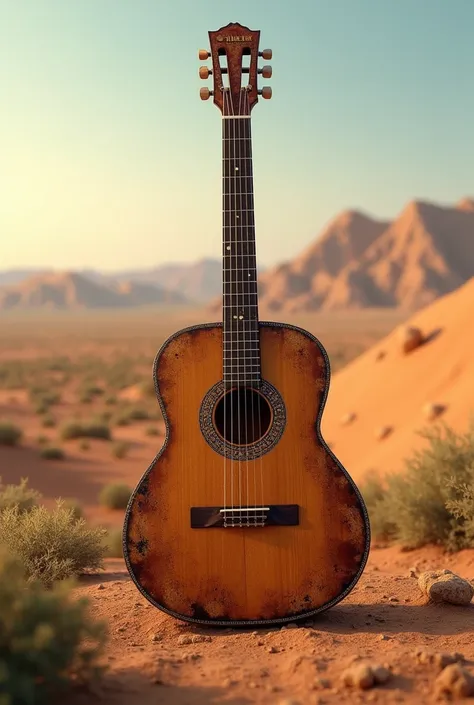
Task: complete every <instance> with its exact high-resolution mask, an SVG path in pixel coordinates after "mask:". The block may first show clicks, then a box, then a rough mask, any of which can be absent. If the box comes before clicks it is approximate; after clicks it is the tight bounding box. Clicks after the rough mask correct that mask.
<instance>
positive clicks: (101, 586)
mask: <svg viewBox="0 0 474 705" xmlns="http://www.w3.org/2000/svg"><path fill="white" fill-rule="evenodd" d="M97 590H105V585H102V583H100V585H97Z"/></svg>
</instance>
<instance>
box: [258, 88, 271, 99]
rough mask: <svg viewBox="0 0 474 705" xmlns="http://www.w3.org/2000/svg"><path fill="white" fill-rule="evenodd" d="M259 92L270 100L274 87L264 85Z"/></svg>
mask: <svg viewBox="0 0 474 705" xmlns="http://www.w3.org/2000/svg"><path fill="white" fill-rule="evenodd" d="M258 94H259V95H261V96H262V98H264V99H265V100H270V98H271V97H272V89H271V88H270V86H264V87H263V88H262V90H260V91H258Z"/></svg>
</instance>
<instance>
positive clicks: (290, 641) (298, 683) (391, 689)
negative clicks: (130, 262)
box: [0, 280, 474, 705]
mask: <svg viewBox="0 0 474 705" xmlns="http://www.w3.org/2000/svg"><path fill="white" fill-rule="evenodd" d="M473 308H474V280H471V281H469V282H468V283H467V284H466V285H465V286H463V287H462V288H461V289H459V290H458V291H456V292H454V293H453V294H450V295H448V296H446V297H444V298H442V299H440V300H438V301H437V302H435V303H434V304H432V305H431V306H430V307H428V308H427V309H425V310H423V311H421V312H419V313H417V314H415V316H413V318H412V319H410V320H409V324H410V325H412V326H419V327H420V328H421V330H422V331H423V333H424V334H425V335H426V337H427V341H426V342H425V343H424V344H423V345H422V346H421V347H419V348H418V349H416V350H414V351H413V352H411V353H409V354H406V355H404V354H402V352H401V350H400V344H399V338H398V333H397V330H395V331H393V332H390V333H389V330H390V329H391V328H392V327H393V326H394V325H395V326H399V325H400V324H402V323H404V322H405V321H404V319H403V317H402V316H399V317H398V318H390V320H389V325H386V326H385V328H384V327H383V326H382V325H381V324H380V314H377V315H376V316H375V315H372V316H366V317H365V324H364V325H362V323H361V321H362V320H363V318H359V326H360V336H359V337H360V340H363V341H364V342H363V347H368V349H367V350H366V352H363V353H362V355H360V356H359V357H357V358H356V359H355V360H354V361H352V362H351V363H349V364H348V365H347V366H346V367H344V368H343V369H342V370H341V371H339V372H338V373H336V374H335V375H334V378H333V381H332V386H331V391H330V395H329V401H328V404H327V410H326V413H325V416H324V417H323V424H322V428H323V433H324V435H325V437H326V439H327V440H328V441H329V442H330V443H331V445H332V447H333V450H334V452H335V453H336V455H337V456H338V457H339V458H340V459H341V460H342V461H343V463H344V464H345V465H346V467H347V468H348V470H349V472H350V473H351V474H352V475H353V477H354V478H355V479H356V480H357V481H358V482H359V481H360V480H362V479H363V477H364V474H365V472H366V471H367V470H368V469H371V468H375V469H376V470H377V471H378V472H380V473H383V472H386V471H389V470H400V469H401V467H402V459H403V457H404V456H406V455H408V454H410V453H411V451H412V449H413V448H414V447H417V444H418V443H420V442H422V441H421V440H418V439H417V436H416V430H417V429H418V428H420V427H422V426H424V425H426V422H425V419H424V417H423V411H422V409H423V406H424V404H426V403H427V402H433V403H439V404H443V405H445V406H446V409H445V411H444V412H443V414H442V416H441V418H442V419H444V420H445V421H446V422H447V423H449V424H451V425H453V426H454V427H455V428H456V429H458V430H462V429H464V428H465V427H466V425H467V420H468V416H469V412H470V409H471V404H472V401H471V400H472V398H473V396H474V395H473V392H474V375H472V358H471V345H470V342H472V339H473V337H474V333H473V331H472V326H471V317H472V310H473ZM199 315H201V314H199V313H198V312H193V313H192V315H191V314H189V316H188V320H187V322H192V321H191V319H193V318H195V319H197V320H198V319H199ZM377 316H378V317H377ZM25 320H26V323H25ZM58 320H60V319H56V318H54V317H53V318H51V319H45V320H44V321H43V322H42V323H41V321H38V320H37V321H36V323H34V321H33V319H30V321H29V323H28V320H27V319H24V320H23V322H19V321H18V320H16V319H13V318H8V319H7V318H5V319H4V321H3V323H4V328H3V330H4V331H5V330H8V335H6V336H4V337H3V339H2V341H1V346H0V357H1V359H2V360H3V361H6V360H11V359H12V358H15V357H16V358H18V359H22V360H25V361H28V360H30V361H31V360H36V359H40V358H48V356H49V357H51V356H52V355H53V354H54V355H56V356H58V355H68V356H70V358H71V359H82V358H83V356H84V355H89V356H91V355H95V356H101V357H103V358H105V359H107V360H108V359H110V360H111V361H112V359H113V358H114V355H116V353H117V351H118V350H120V351H121V353H122V354H125V353H127V354H129V355H131V356H132V357H133V356H134V359H135V366H136V370H137V371H139V372H140V375H141V376H145V378H146V377H147V375H149V372H150V365H151V360H152V357H153V356H152V351H153V349H154V348H155V349H156V348H157V347H158V345H159V343H160V342H161V340H162V339H163V338H164V337H165V336H166V335H168V334H169V333H170V332H171V331H172V330H173V329H175V328H180V327H181V326H182V324H183V323H184V321H181V320H180V321H179V322H178V320H177V319H173V320H172V319H171V318H170V319H169V320H167V322H166V324H163V322H161V326H157V328H156V330H153V332H151V333H150V320H149V319H147V322H146V323H145V322H144V321H145V318H143V319H140V320H141V323H140V321H138V320H137V319H134V318H133V317H132V316H129V317H128V318H127V316H124V314H121V315H120V323H121V327H120V326H117V322H118V320H119V318H116V319H115V323H109V328H107V325H105V324H104V319H101V318H100V317H91V318H87V317H86V318H80V317H76V318H75V319H73V322H75V334H74V336H72V334H71V327H69V328H68V325H69V326H71V321H69V323H68V324H66V323H65V321H64V319H62V320H63V322H62V324H59V323H58ZM331 320H332V323H331V325H332V328H331V325H328V327H326V329H325V328H324V325H323V321H324V318H314V319H310V318H308V319H307V320H306V321H305V324H306V325H307V327H308V328H310V329H311V330H312V331H313V332H314V333H316V334H317V335H318V336H319V337H320V338H321V340H322V341H323V342H324V344H325V345H326V346H327V347H329V348H330V349H334V346H336V349H337V346H338V345H340V344H343V342H342V341H345V344H347V342H348V341H350V342H351V344H354V345H355V344H356V338H357V336H356V327H357V325H356V318H355V317H354V316H352V314H351V319H350V322H349V319H347V320H346V324H345V325H344V323H343V322H341V319H340V318H339V319H338V317H337V316H336V317H335V318H334V319H331ZM338 320H339V323H338ZM81 321H82V322H81ZM127 321H128V323H127ZM132 321H134V322H133V323H132ZM293 322H297V323H299V324H302V323H303V321H302V320H301V319H300V320H296V319H294V321H293ZM127 325H128V326H129V327H128V329H127ZM338 325H339V326H340V329H339V333H337V330H338ZM81 326H82V327H81ZM114 326H115V327H114ZM377 326H378V327H377ZM344 328H346V329H347V330H348V331H349V333H348V336H349V337H346V338H341V337H339V338H338V335H339V336H341V331H342V330H343V329H344ZM374 329H375V330H374ZM48 331H49V332H48ZM54 331H56V332H55V333H54V335H53V334H52V332H54ZM335 331H336V332H335ZM387 333H389V334H388V336H387ZM381 352H383V355H381ZM77 383H78V380H77V379H74V377H73V378H72V379H71V380H70V381H69V382H68V383H67V384H65V385H64V388H63V389H62V400H61V403H60V404H59V405H58V406H57V407H54V410H53V411H54V415H55V417H56V422H57V426H55V427H53V428H44V427H43V425H42V417H41V416H39V415H37V414H35V413H34V411H33V410H32V408H31V404H30V402H29V400H28V394H27V390H26V389H2V390H1V391H0V417H1V418H2V419H3V418H8V419H9V420H12V421H14V422H15V423H17V424H18V425H20V426H21V427H22V428H23V429H24V431H25V439H24V441H23V443H22V445H21V447H18V448H0V475H1V476H2V478H3V481H4V482H18V481H19V479H20V478H21V477H25V476H28V477H29V479H30V484H31V485H32V486H33V487H34V488H36V489H38V490H40V491H41V492H42V493H43V494H44V497H45V500H46V502H47V503H48V504H52V503H53V502H54V499H55V497H58V496H63V497H75V498H77V499H78V500H79V501H80V502H81V503H82V504H83V506H84V509H85V513H86V517H87V519H89V520H90V521H93V522H94V523H101V524H102V525H104V526H109V527H116V528H119V527H120V526H121V524H122V521H123V513H122V512H113V511H108V510H104V509H103V508H101V507H100V506H99V504H98V500H97V495H98V492H99V490H100V488H101V486H103V485H104V484H107V483H109V482H112V481H113V482H115V481H124V482H126V483H127V484H129V485H130V486H133V485H135V484H136V482H137V481H138V480H139V478H140V476H141V474H142V473H143V472H144V470H145V469H146V467H147V465H148V464H149V462H150V461H151V459H152V458H153V456H154V455H155V453H156V451H157V450H158V449H159V447H160V446H161V444H162V442H163V433H164V428H163V423H162V421H160V419H153V420H152V421H150V420H148V421H138V422H135V423H133V424H131V425H129V426H125V427H116V428H115V427H114V429H113V436H114V439H116V440H117V439H123V440H127V441H128V442H129V443H130V451H129V454H128V455H127V457H125V458H122V459H117V458H114V457H112V455H111V452H110V444H109V443H108V442H104V441H101V440H91V441H90V446H89V448H88V450H87V451H84V450H81V448H80V444H79V442H78V441H67V442H64V443H62V444H61V445H62V446H63V447H64V449H65V451H66V458H65V459H64V460H63V461H60V462H58V461H57V462H54V461H48V460H43V459H41V458H40V457H39V454H38V444H37V437H38V435H40V434H42V435H46V436H48V437H49V438H50V439H51V441H52V442H57V440H56V439H57V436H58V431H57V428H58V427H59V426H60V425H61V423H62V422H63V421H64V420H67V419H70V418H71V417H79V418H84V417H85V418H88V417H90V416H91V414H93V413H97V411H98V406H97V405H99V406H100V404H101V403H102V402H101V401H100V399H99V400H98V401H94V402H93V403H92V405H91V404H80V403H79V402H78V400H77V394H76V388H77ZM118 397H119V405H120V403H125V400H127V399H128V400H132V401H137V400H140V398H141V397H140V392H139V389H138V387H137V385H136V384H131V385H128V387H127V388H125V389H123V390H122V391H120V392H119V393H118ZM348 413H354V414H355V418H354V420H353V422H352V423H349V424H347V425H343V424H341V417H342V416H343V415H345V414H348ZM150 423H152V424H153V425H155V426H156V428H157V430H158V435H157V436H153V437H150V436H148V435H146V428H147V426H149V425H150ZM381 425H389V426H393V432H392V433H391V434H390V435H388V436H387V437H386V438H384V439H383V440H381V441H378V440H377V439H376V438H375V433H376V430H377V428H379V427H380V426H381ZM440 567H441V568H451V569H452V570H455V571H457V572H459V573H460V574H461V575H462V576H463V577H466V578H468V579H473V578H474V551H463V552H461V553H458V554H455V555H452V556H448V555H444V554H443V553H442V551H441V550H440V549H438V548H425V549H420V550H417V551H411V552H402V551H401V550H400V549H398V548H396V547H392V548H384V547H377V546H375V547H373V548H372V552H371V555H370V558H369V563H368V566H367V569H366V571H365V572H364V574H363V576H362V578H361V580H360V582H359V583H358V585H357V586H356V588H355V589H354V590H353V592H352V593H351V594H350V596H349V597H348V598H347V599H346V600H344V601H343V602H342V603H340V604H339V605H337V606H336V607H334V608H333V609H332V610H330V611H328V612H327V613H324V614H323V615H321V616H320V617H318V619H317V620H315V621H314V622H312V623H310V624H305V625H302V626H300V627H291V626H290V627H289V628H283V629H277V630H268V629H263V630H259V631H258V632H253V631H243V630H239V631H237V630H221V631H217V630H209V629H197V628H195V627H191V626H189V625H186V624H183V623H180V622H178V621H175V620H173V619H172V618H170V617H167V616H166V615H164V614H162V613H161V612H159V611H158V610H156V609H155V608H154V607H152V606H151V605H149V604H148V603H147V601H146V600H145V599H144V598H143V597H142V596H141V595H140V593H139V592H138V591H137V589H136V588H135V587H134V585H133V583H132V582H131V580H130V579H129V577H128V574H127V572H126V569H125V565H124V563H123V561H122V560H121V559H113V560H112V559H110V560H108V561H107V567H106V570H105V571H104V572H103V573H101V574H100V575H97V576H89V577H84V578H82V579H81V580H80V584H79V586H78V587H77V589H76V593H77V594H78V595H87V596H88V597H89V598H90V600H91V605H92V611H93V613H94V615H95V616H96V617H97V618H100V619H105V620H106V621H107V623H108V624H109V629H110V644H109V646H108V650H107V654H106V660H107V663H108V666H109V673H108V675H107V678H106V681H105V684H104V689H103V691H102V692H101V702H103V703H104V704H105V705H109V703H110V705H112V703H117V704H118V705H119V704H121V703H123V704H124V705H125V703H127V704H128V703H132V704H134V705H135V704H137V705H138V703H140V705H142V704H143V705H147V704H148V703H150V704H151V703H169V702H173V703H177V704H178V705H180V704H182V705H184V704H185V703H190V704H194V703H195V704H196V705H200V704H201V703H202V704H204V703H208V702H227V703H234V704H235V705H237V704H240V703H242V705H243V704H244V703H249V702H257V703H268V704H270V703H279V702H280V701H281V702H282V705H283V703H286V705H290V703H297V704H301V705H304V703H314V705H324V704H325V703H327V704H330V703H340V702H350V701H353V702H361V703H365V702H367V703H369V702H380V703H397V702H402V703H409V704H410V705H415V704H418V703H429V702H432V692H433V684H434V679H435V678H436V675H437V670H436V667H435V666H434V665H430V664H427V663H419V662H418V660H417V658H416V657H415V655H414V654H415V652H416V651H419V650H422V651H426V652H429V653H438V652H453V651H458V652H461V653H462V654H464V656H465V658H466V659H467V660H468V661H469V660H470V659H473V660H474V644H473V643H472V639H471V634H472V631H473V629H474V608H473V607H472V606H471V607H468V608H466V607H453V606H433V605H430V606H428V605H426V604H425V603H424V599H422V597H421V593H420V591H419V588H418V587H417V582H416V580H415V579H414V577H413V571H415V572H417V571H423V570H428V569H430V568H440ZM358 661H361V662H365V661H367V662H370V663H372V664H382V665H384V664H385V665H386V666H387V667H388V668H389V669H390V670H391V676H390V679H389V681H388V682H387V683H386V684H385V685H383V686H377V687H376V688H374V689H373V690H369V691H364V692H362V691H356V692H353V691H352V690H351V689H349V688H347V687H346V686H342V685H341V682H340V677H341V673H342V671H343V670H344V668H345V667H346V666H348V665H349V664H351V663H354V662H358ZM92 697H94V699H95V696H91V694H86V693H85V694H79V695H78V696H77V697H75V699H74V701H75V702H77V705H82V704H83V703H89V702H91V698H92Z"/></svg>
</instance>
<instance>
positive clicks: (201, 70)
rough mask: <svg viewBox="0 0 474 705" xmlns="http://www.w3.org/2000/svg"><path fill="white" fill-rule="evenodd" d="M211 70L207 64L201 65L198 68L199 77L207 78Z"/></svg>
mask: <svg viewBox="0 0 474 705" xmlns="http://www.w3.org/2000/svg"><path fill="white" fill-rule="evenodd" d="M211 73H212V71H211V69H208V68H207V66H201V67H200V68H199V78H204V79H205V78H209V76H210V75H211Z"/></svg>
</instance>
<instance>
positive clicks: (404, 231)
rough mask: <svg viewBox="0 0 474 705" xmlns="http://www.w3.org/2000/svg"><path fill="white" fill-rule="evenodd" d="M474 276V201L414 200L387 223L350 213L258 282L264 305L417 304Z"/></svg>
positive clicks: (412, 306)
mask: <svg viewBox="0 0 474 705" xmlns="http://www.w3.org/2000/svg"><path fill="white" fill-rule="evenodd" d="M473 274H474V201H473V200H472V199H469V198H465V199H463V200H462V201H460V202H459V203H458V204H457V205H456V206H454V207H442V206H439V205H435V204H433V203H426V202H423V201H412V202H411V203H409V204H408V205H407V206H406V207H405V208H404V209H403V211H402V212H401V213H400V214H399V215H398V217H397V218H395V220H394V221H392V222H391V223H383V222H381V221H375V220H372V219H370V218H369V217H367V216H364V215H362V214H361V213H357V212H354V211H348V212H345V213H343V214H342V215H340V216H339V217H338V218H336V219H335V220H334V221H332V222H331V223H330V224H329V225H328V227H327V228H326V230H325V231H324V232H323V233H322V235H321V236H320V237H319V238H318V239H317V240H316V242H315V243H314V244H313V245H311V246H310V247H309V248H308V249H307V250H306V251H305V252H303V253H302V254H301V255H300V256H299V257H298V258H296V259H295V260H293V261H292V262H289V263H286V264H283V265H280V266H278V267H275V268H274V269H272V270H269V271H268V272H267V273H266V274H265V275H263V276H262V277H261V279H260V285H259V286H260V304H261V306H262V308H265V307H266V308H268V309H273V310H282V311H288V312H294V311H304V310H313V309H319V310H335V309H355V308H364V307H385V306H398V307H401V308H405V309H408V310H411V309H413V310H414V309H417V308H420V307H422V306H425V305H427V304H428V303H430V302H431V301H434V300H435V299H436V298H437V297H439V296H442V295H443V294H446V293H448V292H450V291H453V290H454V289H456V288H457V287H459V286H460V285H461V284H463V283H464V282H465V281H467V279H469V278H470V277H471V276H472V275H473Z"/></svg>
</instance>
